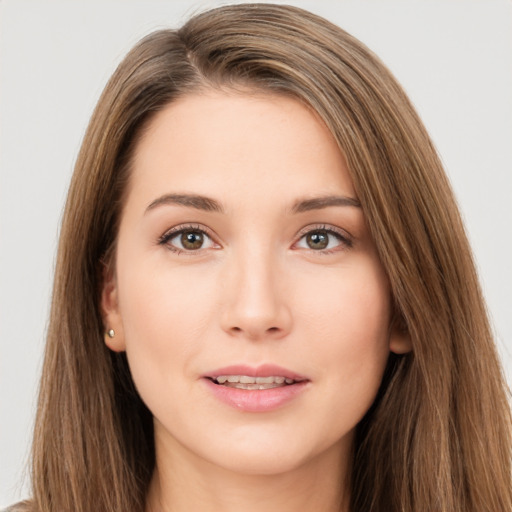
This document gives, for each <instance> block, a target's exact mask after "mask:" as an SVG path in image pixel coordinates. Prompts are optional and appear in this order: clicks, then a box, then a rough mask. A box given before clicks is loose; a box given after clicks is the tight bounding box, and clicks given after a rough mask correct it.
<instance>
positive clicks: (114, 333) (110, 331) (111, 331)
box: [106, 329, 116, 338]
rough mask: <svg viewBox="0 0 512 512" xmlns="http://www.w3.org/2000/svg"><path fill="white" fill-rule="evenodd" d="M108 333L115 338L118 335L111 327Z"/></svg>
mask: <svg viewBox="0 0 512 512" xmlns="http://www.w3.org/2000/svg"><path fill="white" fill-rule="evenodd" d="M106 334H107V336H108V337H109V338H113V337H114V336H115V335H116V331H114V329H109V330H108V331H107V333H106Z"/></svg>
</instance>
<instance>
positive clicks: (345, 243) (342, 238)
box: [293, 224, 354, 255]
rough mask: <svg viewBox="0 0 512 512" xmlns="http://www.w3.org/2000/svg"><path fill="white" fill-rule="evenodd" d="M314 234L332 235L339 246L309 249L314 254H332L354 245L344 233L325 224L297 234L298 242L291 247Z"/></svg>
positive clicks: (310, 227) (309, 227)
mask: <svg viewBox="0 0 512 512" xmlns="http://www.w3.org/2000/svg"><path fill="white" fill-rule="evenodd" d="M315 232H324V233H327V234H328V235H332V236H334V237H335V238H336V239H337V240H338V242H339V245H337V246H336V247H333V248H331V249H321V250H314V249H311V248H310V250H311V251H312V252H314V253H316V254H322V255H323V254H333V253H336V252H339V251H343V250H348V249H351V248H352V247H353V245H354V241H353V237H352V236H351V235H349V234H348V233H347V232H346V231H344V230H341V229H339V228H336V227H335V226H327V225H325V224H318V225H310V226H306V227H305V228H303V229H302V230H301V231H300V232H299V234H298V240H297V242H295V243H294V244H293V245H297V244H298V243H299V242H300V241H301V240H302V239H303V238H304V237H306V236H307V235H309V234H312V233H315Z"/></svg>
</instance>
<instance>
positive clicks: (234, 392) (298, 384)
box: [202, 364, 311, 413]
mask: <svg viewBox="0 0 512 512" xmlns="http://www.w3.org/2000/svg"><path fill="white" fill-rule="evenodd" d="M202 380H203V382H204V383H205V384H206V385H207V389H208V390H209V392H210V393H211V394H212V395H213V396H214V397H215V398H216V399H217V400H220V401H221V402H223V403H224V404H227V405H229V406H231V407H233V408H235V409H238V410H239V411H243V412H251V413H263V412H270V411H273V410H275V409H280V408H281V407H284V406H285V405H287V404H289V403H291V402H294V401H295V399H298V398H299V396H301V395H302V394H303V393H304V392H305V391H306V390H307V389H308V388H309V387H310V385H311V380H310V379H309V378H307V377H305V376H303V375H299V374H297V373H295V372H293V371H290V370H287V369H286V368H283V367H280V366H277V365H271V364H266V365H261V366H258V367H251V366H247V365H235V366H229V367H224V368H220V369H218V370H216V371H214V372H212V373H210V374H209V375H208V374H207V375H204V376H203V379H202Z"/></svg>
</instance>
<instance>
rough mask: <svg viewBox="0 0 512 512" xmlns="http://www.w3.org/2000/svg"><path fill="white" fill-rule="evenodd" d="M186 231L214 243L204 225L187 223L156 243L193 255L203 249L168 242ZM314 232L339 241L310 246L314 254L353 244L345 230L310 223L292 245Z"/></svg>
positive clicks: (347, 247)
mask: <svg viewBox="0 0 512 512" xmlns="http://www.w3.org/2000/svg"><path fill="white" fill-rule="evenodd" d="M188 231H191V232H197V233H201V234H202V235H205V236H206V237H207V238H208V239H209V240H210V241H211V243H213V244H215V243H216V242H215V241H214V237H213V236H212V234H211V233H210V231H209V230H208V229H205V228H204V227H201V226H199V225H193V224H187V225H180V226H176V227H174V228H171V229H170V230H169V231H166V232H165V233H164V234H163V235H162V236H161V237H160V238H159V239H158V244H159V245H165V246H167V248H168V249H169V250H171V251H172V252H174V253H176V254H183V253H184V254H187V255H190V256H192V255H194V253H198V252H200V251H201V250H204V249H203V248H199V249H197V250H193V249H189V250H187V249H181V248H179V247H176V246H174V245H172V244H171V243H170V241H171V240H172V239H173V238H176V237H177V236H179V235H181V234H183V233H186V232H188ZM315 232H324V233H327V234H328V235H332V236H334V237H335V238H336V239H337V240H338V242H339V245H337V246H336V247H334V248H330V249H319V250H315V249H311V248H310V250H311V251H312V252H314V253H316V254H332V253H335V252H338V251H342V250H347V249H351V248H352V246H353V238H352V237H351V236H350V235H349V234H348V233H346V232H345V231H343V230H341V229H338V228H335V227H334V226H326V225H325V224H322V225H320V224H319V225H310V226H307V227H305V228H303V229H302V230H301V231H300V232H299V234H298V235H297V236H298V238H297V241H296V242H294V244H293V246H296V245H297V244H298V243H299V242H300V241H301V240H302V239H303V238H304V237H306V236H307V235H310V234H312V233H315ZM217 245H218V244H217ZM298 249H302V248H298ZM306 250H307V249H306Z"/></svg>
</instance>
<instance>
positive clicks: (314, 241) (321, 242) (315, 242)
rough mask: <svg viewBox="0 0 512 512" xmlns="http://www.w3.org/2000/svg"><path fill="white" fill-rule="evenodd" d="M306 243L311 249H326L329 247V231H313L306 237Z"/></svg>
mask: <svg viewBox="0 0 512 512" xmlns="http://www.w3.org/2000/svg"><path fill="white" fill-rule="evenodd" d="M306 243H307V244H308V247H309V248H310V249H316V250H322V249H325V248H326V247H327V246H328V245H329V233H328V232H327V231H312V232H311V233H308V234H307V235H306Z"/></svg>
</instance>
